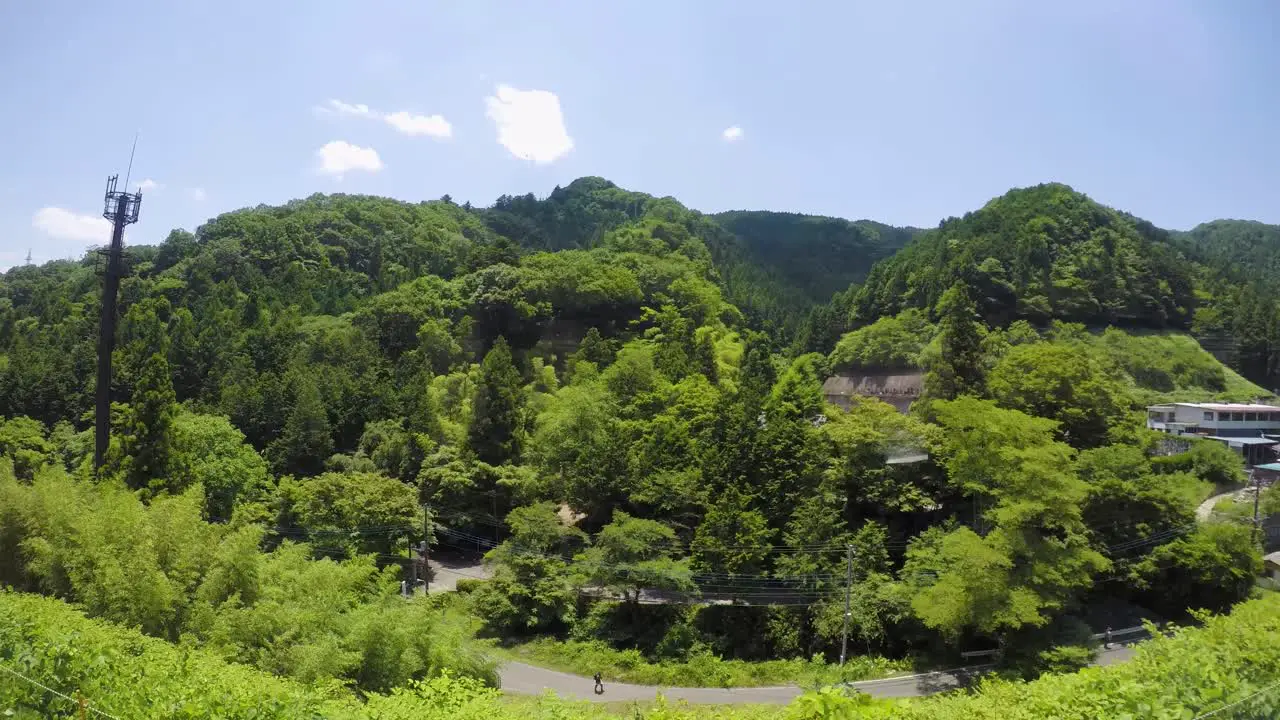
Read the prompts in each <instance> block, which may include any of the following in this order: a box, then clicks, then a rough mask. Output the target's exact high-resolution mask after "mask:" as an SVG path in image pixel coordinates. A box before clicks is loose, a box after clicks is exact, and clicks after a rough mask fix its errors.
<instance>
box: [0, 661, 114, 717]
mask: <svg viewBox="0 0 1280 720" xmlns="http://www.w3.org/2000/svg"><path fill="white" fill-rule="evenodd" d="M0 670H3V671H5V672H7V673H9V674H10V675H12V676H14V677H16V678H18V679H20V680H25V681H27V682H29V683H31V684H32V685H35V686H36V687H38V688H40V689H41V690H44V691H45V692H49V693H53V694H54V695H57V696H58V697H60V698H63V699H64V700H68V701H70V702H73V703H77V704H79V703H80V700H79V699H77V698H73V697H71V696H70V695H67V694H65V693H60V692H58V691H57V690H54V689H53V688H51V687H49V686H48V685H45V684H44V683H42V682H40V681H39V680H35V679H33V678H29V677H27V676H26V675H23V674H22V673H20V672H18V671H17V670H14V669H13V668H11V667H8V666H7V665H3V664H0ZM84 707H85V709H86V710H88V711H89V712H92V713H95V714H97V715H101V716H102V717H105V718H111V720H120V718H119V717H117V716H115V715H112V714H111V713H108V712H103V711H102V710H99V709H98V708H96V707H94V706H92V705H85V706H84Z"/></svg>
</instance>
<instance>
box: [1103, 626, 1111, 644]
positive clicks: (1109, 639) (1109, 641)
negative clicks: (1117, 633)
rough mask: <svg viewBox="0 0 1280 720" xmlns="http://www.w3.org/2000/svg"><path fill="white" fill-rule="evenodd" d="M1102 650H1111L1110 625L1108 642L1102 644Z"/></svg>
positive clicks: (1109, 627)
mask: <svg viewBox="0 0 1280 720" xmlns="http://www.w3.org/2000/svg"><path fill="white" fill-rule="evenodd" d="M1102 649H1103V650H1110V649H1111V626H1110V625H1108V626H1107V639H1106V642H1104V643H1103V644H1102Z"/></svg>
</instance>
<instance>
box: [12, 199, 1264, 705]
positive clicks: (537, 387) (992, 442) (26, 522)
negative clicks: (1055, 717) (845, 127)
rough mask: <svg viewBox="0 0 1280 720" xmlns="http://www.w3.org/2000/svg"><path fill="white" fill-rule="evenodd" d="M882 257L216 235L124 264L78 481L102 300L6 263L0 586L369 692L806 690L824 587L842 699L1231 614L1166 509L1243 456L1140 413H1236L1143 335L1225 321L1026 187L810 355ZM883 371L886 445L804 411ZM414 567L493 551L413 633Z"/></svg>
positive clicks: (821, 630)
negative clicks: (106, 403)
mask: <svg viewBox="0 0 1280 720" xmlns="http://www.w3.org/2000/svg"><path fill="white" fill-rule="evenodd" d="M722 223H723V224H722ZM908 232H909V231H896V230H893V229H892V228H888V227H886V226H878V225H874V224H869V223H855V224H848V223H843V221H834V220H828V219H820V218H806V217H804V216H779V215H774V214H754V213H747V214H733V215H730V216H727V217H721V218H719V219H715V218H711V217H708V216H704V215H701V214H699V213H696V212H693V211H691V210H688V209H687V208H685V207H683V206H682V205H680V204H679V203H678V202H676V201H675V200H673V199H671V198H661V199H658V198H653V197H650V196H646V195H642V194H639V193H632V192H628V191H624V190H622V189H620V188H617V187H616V186H614V185H612V184H611V183H609V182H607V181H605V180H602V179H599V178H584V179H581V180H578V181H576V182H574V183H572V184H571V185H569V186H568V187H566V188H559V189H557V190H555V191H554V192H553V193H552V194H551V195H550V196H549V197H548V198H546V199H544V200H538V199H536V198H534V197H532V196H525V197H519V198H513V197H504V198H500V199H499V200H498V202H497V203H496V204H495V205H494V206H493V207H490V208H483V209H477V208H469V207H465V206H458V205H456V204H454V203H453V202H452V201H450V200H449V199H448V198H445V199H441V200H439V201H431V202H423V203H405V202H399V201H393V200H388V199H383V198H375V197H364V196H345V195H332V196H324V195H316V196H312V197H310V198H307V199H305V200H298V201H294V202H291V203H288V204H286V205H284V206H280V207H266V206H260V207H257V208H248V209H244V210H239V211H235V212H231V213H226V214H224V215H221V216H219V217H217V218H214V219H212V220H210V221H209V222H207V223H205V224H204V225H201V226H200V227H198V228H196V230H195V232H194V233H190V232H186V231H182V230H175V231H174V232H173V233H171V234H170V235H169V237H168V238H167V239H166V241H165V242H164V243H163V244H161V245H160V246H158V247H154V248H147V247H138V248H132V249H131V253H132V262H131V268H132V274H131V275H130V277H128V278H127V279H126V280H125V281H124V283H123V284H122V287H121V313H122V320H121V325H120V328H119V337H118V341H117V350H116V355H115V359H114V368H115V374H114V377H113V385H112V391H113V399H114V401H115V404H114V406H113V423H112V425H113V432H112V444H111V450H110V452H109V453H108V457H107V462H106V465H105V467H104V468H102V470H101V471H100V472H95V471H94V470H93V468H92V467H91V460H90V457H89V455H90V449H91V447H92V439H91V434H90V433H91V430H90V425H91V417H89V415H88V413H89V411H90V409H91V395H92V391H93V385H92V383H93V377H94V373H93V368H94V352H95V340H96V333H95V327H96V322H97V318H98V303H99V300H98V293H99V282H98V277H97V275H96V274H95V268H94V264H93V262H92V261H91V260H85V261H83V262H78V263H76V262H59V263H50V264H48V265H45V266H41V267H19V268H14V269H13V270H11V271H9V272H8V273H6V274H5V275H4V277H3V278H2V279H0V415H3V418H4V420H3V421H2V422H0V456H5V457H6V458H7V459H2V460H0V501H2V502H0V582H3V583H5V584H7V585H10V586H13V587H15V588H18V589H20V590H24V591H28V592H42V593H45V594H50V595H54V596H57V597H60V598H63V599H66V600H70V601H74V602H76V603H79V604H80V605H81V606H82V607H83V608H84V610H85V612H87V613H89V614H90V615H92V616H94V617H97V618H101V619H105V620H108V621H113V622H117V623H121V624H125V625H129V626H132V627H137V628H140V629H142V630H143V631H144V632H146V633H147V634H150V635H153V636H156V637H160V638H165V639H168V640H174V641H177V640H182V641H184V642H188V643H192V644H197V645H200V646H202V647H204V648H205V649H206V650H208V651H210V652H213V653H216V654H218V655H220V656H221V657H222V658H224V659H227V660H234V661H237V662H242V663H246V664H251V665H254V666H256V667H258V668H260V669H262V670H265V671H268V672H272V673H276V674H280V675H288V676H291V677H295V678H298V679H300V680H303V681H306V682H311V681H317V680H320V681H324V680H330V679H333V680H337V681H339V683H341V684H343V685H346V686H349V687H354V688H357V689H359V690H361V691H389V690H390V691H394V689H395V688H403V687H406V686H410V685H412V683H414V682H416V681H419V680H423V679H426V678H431V677H435V676H438V675H439V674H441V673H444V672H454V673H461V674H465V675H469V676H471V677H475V678H479V679H481V680H483V681H486V682H490V683H491V682H493V680H494V678H493V675H492V665H491V663H490V662H489V661H488V660H486V659H484V658H483V657H481V656H480V655H478V654H477V653H475V652H473V649H474V648H473V646H472V645H471V644H470V638H469V633H467V632H462V631H458V632H456V633H453V631H451V630H448V628H455V627H460V626H466V623H465V622H464V623H455V622H454V619H452V618H451V616H450V613H453V612H457V613H462V614H465V615H468V616H474V618H475V622H476V624H477V625H479V626H480V628H481V630H480V631H481V632H482V633H484V634H488V635H492V636H495V637H497V638H500V639H502V640H504V641H507V642H520V641H524V640H529V639H533V638H540V639H541V640H542V641H544V642H548V643H553V644H554V643H560V642H562V641H566V640H572V641H574V642H578V643H588V644H592V645H591V646H592V647H596V648H601V652H606V651H610V652H616V651H627V652H630V653H631V655H629V656H628V657H630V658H631V661H632V662H633V663H640V662H653V663H662V662H665V663H671V664H674V665H675V666H677V667H679V668H681V669H682V670H688V669H689V668H697V667H701V668H706V667H709V666H711V667H714V665H715V663H716V662H717V660H716V658H717V657H720V658H736V659H739V660H744V661H755V660H765V659H778V658H792V659H810V658H813V657H815V656H816V657H817V658H819V661H820V663H821V661H822V660H823V659H824V658H825V659H834V658H835V657H836V656H837V654H838V652H839V648H840V647H841V639H842V634H843V631H844V623H843V619H844V610H843V608H844V597H845V594H846V592H847V593H848V595H849V596H850V597H851V598H853V607H854V608H855V612H854V613H853V615H852V616H851V617H850V619H849V623H848V631H849V639H850V646H851V647H853V648H856V650H857V651H858V652H859V653H862V654H865V655H867V656H868V661H867V663H866V664H865V666H880V667H886V666H889V665H892V664H899V665H901V664H905V663H907V662H919V663H922V664H933V663H955V662H957V661H958V660H959V659H960V655H959V653H960V652H962V651H963V650H966V649H969V648H972V647H975V646H977V647H987V646H995V647H1000V648H1002V649H1003V656H1002V658H1001V661H1002V662H1003V663H1004V664H1006V665H1007V666H1008V667H1010V668H1012V669H1013V670H1014V671H1016V672H1017V673H1020V674H1023V675H1027V676H1031V675H1035V674H1037V673H1039V672H1041V671H1044V670H1046V669H1048V670H1053V669H1063V668H1074V667H1078V666H1080V665H1081V664H1083V663H1086V662H1088V660H1089V658H1090V657H1091V654H1092V652H1093V647H1092V642H1091V640H1090V639H1089V637H1090V633H1091V631H1093V630H1096V629H1097V627H1096V625H1097V624H1098V623H1097V613H1098V612H1099V611H1098V610H1097V609H1098V608H1100V607H1104V608H1105V607H1115V606H1117V605H1118V606H1120V607H1122V608H1125V610H1124V611H1123V612H1124V613H1127V614H1126V615H1125V617H1131V616H1138V615H1142V614H1156V615H1159V616H1162V617H1166V618H1187V617H1190V615H1189V614H1188V613H1189V611H1191V610H1193V609H1196V608H1205V609H1209V610H1212V611H1224V610H1227V609H1228V608H1230V607H1231V606H1232V605H1233V604H1234V603H1235V602H1237V601H1239V600H1241V599H1243V598H1245V597H1247V596H1248V595H1249V594H1250V592H1251V591H1252V589H1253V585H1254V577H1255V575H1256V574H1257V572H1258V571H1259V570H1260V567H1261V559H1260V554H1259V547H1258V545H1257V543H1256V542H1255V541H1254V539H1253V537H1252V535H1251V533H1250V532H1249V528H1247V527H1245V526H1242V525H1240V524H1238V523H1234V522H1223V523H1208V524H1197V523H1196V521H1195V514H1194V512H1195V508H1196V505H1197V504H1198V503H1199V502H1201V501H1202V500H1203V499H1204V498H1205V497H1207V496H1208V494H1209V493H1210V492H1211V490H1212V489H1213V488H1214V487H1215V486H1229V485H1232V484H1235V483H1238V482H1240V481H1241V480H1242V479H1243V477H1244V473H1243V468H1242V466H1241V464H1240V460H1239V458H1238V456H1236V455H1235V454H1233V453H1232V452H1231V451H1229V450H1227V449H1226V448H1225V447H1224V446H1222V445H1219V444H1216V443H1212V442H1209V441H1205V442H1195V443H1191V444H1189V445H1188V446H1187V447H1184V448H1176V449H1175V450H1176V452H1174V454H1168V452H1167V451H1166V450H1167V449H1166V448H1164V447H1163V446H1161V444H1160V442H1159V438H1158V437H1156V436H1154V435H1152V434H1150V433H1148V432H1147V431H1146V430H1145V429H1144V428H1143V427H1142V420H1141V415H1140V414H1138V413H1136V411H1137V410H1139V409H1140V408H1141V405H1142V404H1143V403H1144V402H1146V401H1148V400H1149V399H1151V398H1152V397H1173V396H1175V395H1179V394H1183V395H1191V394H1197V393H1206V394H1216V395H1222V396H1231V395H1232V394H1253V393H1255V392H1256V391H1257V388H1254V387H1252V386H1250V385H1248V383H1245V382H1244V381H1242V380H1241V379H1240V378H1238V377H1235V376H1234V375H1232V374H1231V373H1229V372H1228V371H1226V370H1224V369H1223V368H1222V367H1221V365H1220V364H1218V363H1217V362H1216V361H1214V360H1213V359H1212V358H1211V357H1209V356H1207V355H1205V354H1204V353H1203V352H1202V351H1200V349H1199V348H1198V347H1197V346H1195V343H1194V342H1193V341H1190V340H1189V339H1188V338H1186V337H1185V336H1183V335H1170V334H1167V333H1164V334H1157V335H1152V334H1144V333H1143V332H1139V331H1138V329H1139V328H1141V329H1144V330H1160V331H1166V330H1179V331H1182V330H1186V329H1188V328H1192V327H1193V326H1194V325H1195V324H1196V323H1198V322H1201V321H1202V320H1203V319H1204V318H1206V317H1208V316H1207V315H1205V314H1204V313H1210V312H1212V311H1213V309H1214V308H1219V309H1220V308H1221V307H1223V305H1222V304H1221V303H1222V302H1223V301H1222V298H1226V297H1228V296H1229V292H1228V291H1229V290H1231V288H1234V287H1236V286H1234V285H1232V284H1231V283H1230V282H1229V281H1228V280H1227V279H1224V278H1220V277H1218V276H1214V275H1212V273H1211V271H1210V269H1209V268H1208V266H1206V265H1202V264H1196V263H1192V262H1190V261H1188V260H1187V259H1186V258H1185V257H1184V256H1183V255H1181V254H1180V251H1179V249H1178V248H1177V247H1175V246H1174V245H1173V244H1171V243H1170V242H1169V240H1168V238H1167V237H1166V234H1165V233H1163V232H1162V231H1159V230H1157V229H1155V228H1153V227H1151V226H1150V225H1149V224H1146V223H1143V222H1141V221H1137V220H1134V219H1133V218H1130V217H1128V216H1125V215H1122V214H1120V213H1118V212H1115V211H1112V210H1109V209H1107V208H1105V207H1102V206H1100V205H1098V204H1096V203H1094V202H1092V201H1090V200H1089V199H1088V198H1085V197H1084V196H1081V195H1078V194H1076V193H1074V192H1072V191H1071V190H1070V189H1068V188H1065V187H1064V186H1060V185H1046V186H1040V187H1037V188H1031V189H1027V190H1019V191H1013V192H1011V193H1009V194H1008V195H1006V196H1005V197H1003V198H999V199H997V200H994V201H992V203H990V204H988V205H987V206H986V207H985V208H983V209H982V210H979V211H976V212H974V213H971V214H969V215H967V216H966V217H965V218H962V219H952V220H948V221H946V222H944V223H943V224H942V226H941V227H940V228H938V229H936V230H931V231H928V232H926V233H923V234H922V235H920V236H918V237H916V238H914V239H912V240H910V241H909V242H908V243H907V245H906V246H905V248H904V249H903V250H901V251H900V252H898V253H897V254H894V255H892V256H890V257H887V258H886V259H884V260H881V261H880V262H879V263H878V264H876V265H875V267H874V268H873V269H871V270H870V274H869V275H868V276H867V279H866V282H865V283H864V284H862V285H860V286H857V287H856V288H853V289H848V290H845V291H842V292H840V293H837V295H836V299H835V300H834V301H833V302H832V303H829V304H826V305H822V306H819V307H817V308H815V309H814V310H813V312H811V313H809V314H808V315H807V317H806V319H804V321H803V322H801V318H802V317H805V313H806V312H807V310H808V309H809V308H810V307H811V305H812V303H813V302H814V300H815V298H816V297H817V293H818V292H819V291H818V290H817V288H818V287H823V288H824V289H823V290H822V291H823V292H825V288H830V287H834V286H835V284H836V283H837V281H839V282H843V281H844V280H843V279H841V278H854V279H856V278H857V277H858V276H859V275H860V273H862V272H863V271H864V270H865V268H866V267H867V264H869V262H870V258H871V257H872V256H873V255H875V256H881V255H884V254H887V253H888V252H889V251H890V250H891V248H892V247H893V246H894V245H895V244H897V243H900V242H903V241H905V234H906V233H908ZM829 254H830V256H828V255H829ZM783 257H786V258H787V259H788V261H787V262H785V263H783V262H777V261H778V260H780V259H782V258H783ZM1210 280H1212V281H1214V282H1217V283H1218V285H1215V286H1212V287H1213V288H1216V289H1214V290H1209V289H1206V288H1210V285H1208V284H1206V283H1208V282H1209V281H1210ZM1241 292H1244V291H1241ZM1231 297H1234V296H1231ZM1106 325H1115V326H1120V327H1119V328H1117V329H1112V330H1103V329H1102V328H1101V327H1098V326H1106ZM1086 326H1093V327H1086ZM786 328H796V329H797V333H796V337H795V338H794V341H792V339H791V338H789V337H788V336H787V334H786V333H784V332H783V330H784V329H786ZM1242 342H1243V339H1242ZM811 349H819V350H821V351H820V352H805V350H811ZM832 349H834V352H832V353H831V354H827V353H828V351H830V350H832ZM884 364H908V365H913V366H916V367H919V368H921V369H922V370H923V371H924V375H925V380H924V385H925V394H924V397H923V398H922V399H921V401H920V402H918V403H917V405H916V407H915V408H914V409H913V411H912V413H911V414H908V415H903V414H899V413H898V412H896V411H895V410H894V409H893V407H892V406H890V405H887V404H885V403H882V402H879V401H876V400H871V399H855V400H854V401H853V402H852V404H851V407H849V408H848V409H841V408H839V407H835V406H833V405H830V404H827V403H826V402H825V401H824V396H823V393H822V383H823V380H824V379H825V378H826V377H827V376H828V375H829V374H830V372H831V370H832V368H833V367H844V366H850V365H855V366H856V365H884ZM902 448H913V449H917V450H919V452H918V453H913V455H914V456H915V457H916V458H917V461H916V462H909V463H899V462H894V461H891V460H890V457H891V456H894V455H895V453H897V451H898V450H900V449H902ZM921 458H922V459H921ZM1268 502H1269V503H1270V502H1273V501H1272V500H1270V499H1269V500H1268ZM1268 507H1270V505H1268ZM424 540H425V541H428V542H431V543H435V544H436V545H437V547H443V546H447V545H450V544H453V545H459V544H465V545H468V546H469V547H471V548H477V547H481V548H485V549H488V550H490V552H489V554H488V556H487V563H488V564H489V569H490V570H491V571H492V575H493V577H492V579H491V580H488V581H486V582H481V583H473V584H472V585H471V587H468V588H466V590H467V592H466V593H463V594H462V595H463V597H458V598H455V599H454V600H455V601H456V604H455V605H451V606H450V607H449V608H445V607H444V604H443V603H442V604H440V605H437V604H436V603H435V601H422V602H413V603H405V602H404V601H402V600H400V599H399V598H397V597H396V594H395V593H396V587H397V583H398V581H399V579H400V578H402V577H404V576H405V574H404V572H403V570H404V567H403V566H404V564H405V562H406V558H407V557H408V556H409V548H410V545H411V544H414V543H417V542H420V541H424ZM850 547H852V548H853V549H854V553H853V559H852V561H851V560H850V558H849V554H848V553H849V548H850ZM315 588H326V592H323V593H313V592H309V589H315ZM655 593H659V594H662V597H665V598H669V599H672V601H670V602H661V603H659V602H649V600H650V599H651V598H652V597H653V596H654V594H655ZM700 597H716V598H722V599H724V600H726V603H725V604H717V605H702V604H699V598H700ZM1103 622H1106V621H1105V620H1104V621H1103ZM557 647H558V646H557ZM879 658H887V660H881V659H879Z"/></svg>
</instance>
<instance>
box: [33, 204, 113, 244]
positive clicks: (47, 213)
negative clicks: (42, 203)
mask: <svg viewBox="0 0 1280 720" xmlns="http://www.w3.org/2000/svg"><path fill="white" fill-rule="evenodd" d="M31 225H32V227H34V228H35V229H37V230H39V231H40V232H43V233H44V234H46V235H48V236H49V237H51V238H54V239H57V240H71V241H75V242H81V243H102V244H106V243H107V242H108V241H110V240H111V223H109V222H107V219H106V218H104V217H101V216H98V215H81V214H79V213H74V212H71V211H70V210H64V209H63V208H59V207H46V208H40V209H39V210H37V211H36V214H35V215H33V216H32V217H31Z"/></svg>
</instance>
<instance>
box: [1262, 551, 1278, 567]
mask: <svg viewBox="0 0 1280 720" xmlns="http://www.w3.org/2000/svg"><path fill="white" fill-rule="evenodd" d="M1262 559H1263V560H1264V561H1266V562H1269V563H1271V564H1272V565H1280V550H1277V551H1276V552H1273V553H1271V554H1270V555H1263V556H1262Z"/></svg>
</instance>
